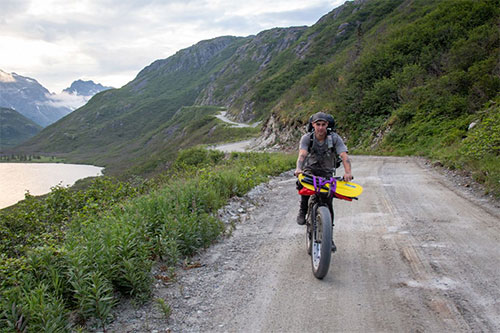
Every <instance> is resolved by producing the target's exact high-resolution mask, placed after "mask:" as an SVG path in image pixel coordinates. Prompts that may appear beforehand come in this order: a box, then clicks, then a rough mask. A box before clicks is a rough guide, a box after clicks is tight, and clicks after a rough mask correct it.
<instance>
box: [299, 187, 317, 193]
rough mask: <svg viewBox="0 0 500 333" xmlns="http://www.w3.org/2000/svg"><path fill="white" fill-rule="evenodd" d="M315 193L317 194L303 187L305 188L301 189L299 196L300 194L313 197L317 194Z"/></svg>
mask: <svg viewBox="0 0 500 333" xmlns="http://www.w3.org/2000/svg"><path fill="white" fill-rule="evenodd" d="M315 193H316V192H314V191H313V190H310V189H308V188H306V187H303V188H301V189H300V190H299V194H300V195H313V194H315Z"/></svg>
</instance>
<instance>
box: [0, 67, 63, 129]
mask: <svg viewBox="0 0 500 333" xmlns="http://www.w3.org/2000/svg"><path fill="white" fill-rule="evenodd" d="M50 97H51V93H50V92H49V91H48V90H47V89H46V88H45V87H43V86H42V85H41V84H40V83H38V82H37V81H36V80H35V79H32V78H29V77H24V76H21V75H18V74H16V73H6V72H4V71H2V70H0V106H2V107H6V108H11V109H13V110H16V111H17V112H19V113H20V114H22V115H23V116H25V117H26V118H28V119H31V120H33V121H34V122H35V123H37V124H39V125H41V126H43V127H45V126H47V125H50V124H51V123H53V122H55V121H56V120H58V119H60V118H62V117H64V116H65V115H67V114H68V113H70V112H71V111H72V110H71V109H70V108H68V107H65V106H62V105H54V101H53V100H52V99H51V98H50Z"/></svg>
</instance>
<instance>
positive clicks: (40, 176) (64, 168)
mask: <svg viewBox="0 0 500 333" xmlns="http://www.w3.org/2000/svg"><path fill="white" fill-rule="evenodd" d="M102 169H103V168H100V167H96V166H92V165H80V164H62V163H0V209H1V208H5V207H7V206H10V205H13V204H15V203H16V202H18V201H19V200H22V199H24V194H25V193H26V191H29V192H30V194H32V195H41V194H45V193H48V192H50V188H51V187H53V186H56V185H62V186H71V185H73V184H74V183H75V182H76V181H77V180H78V179H82V178H86V177H93V176H101V175H102V172H101V171H102Z"/></svg>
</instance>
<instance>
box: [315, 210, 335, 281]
mask: <svg viewBox="0 0 500 333" xmlns="http://www.w3.org/2000/svg"><path fill="white" fill-rule="evenodd" d="M312 223H313V225H312V230H311V231H312V232H311V264H312V270H313V274H314V276H315V277H316V278H318V279H322V278H324V277H325V276H326V274H327V273H328V269H329V268H330V260H331V256H332V252H331V251H332V219H331V215H330V210H329V209H328V207H326V206H319V207H318V209H317V211H316V218H315V219H313V221H312Z"/></svg>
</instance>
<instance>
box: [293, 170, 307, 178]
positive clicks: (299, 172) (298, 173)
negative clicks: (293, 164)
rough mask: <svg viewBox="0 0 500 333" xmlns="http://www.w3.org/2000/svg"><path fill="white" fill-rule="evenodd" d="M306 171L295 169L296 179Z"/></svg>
mask: <svg viewBox="0 0 500 333" xmlns="http://www.w3.org/2000/svg"><path fill="white" fill-rule="evenodd" d="M303 172H304V171H302V169H300V168H297V169H295V172H294V173H293V174H294V175H295V177H298V176H299V175H300V174H301V173H303Z"/></svg>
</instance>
